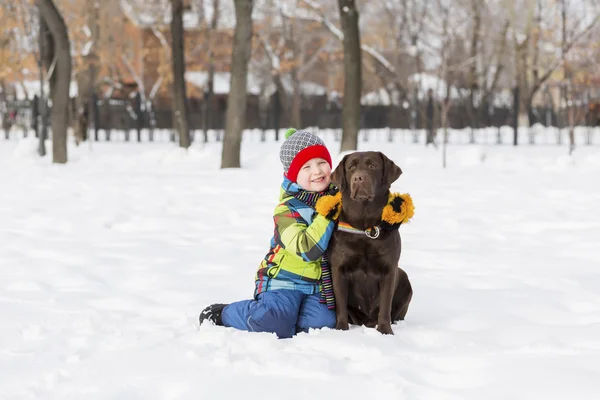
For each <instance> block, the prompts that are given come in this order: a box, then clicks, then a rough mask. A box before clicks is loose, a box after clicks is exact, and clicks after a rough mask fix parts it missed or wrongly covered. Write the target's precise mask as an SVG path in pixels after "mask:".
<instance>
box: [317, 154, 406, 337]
mask: <svg viewBox="0 0 600 400" xmlns="http://www.w3.org/2000/svg"><path fill="white" fill-rule="evenodd" d="M401 174H402V170H401V169H400V167H398V166H397V165H396V164H395V163H394V162H393V161H392V160H390V159H389V158H388V157H386V156H385V155H384V154H383V153H381V152H373V151H369V152H356V153H352V154H349V155H347V156H345V157H344V158H343V159H342V161H341V162H340V164H339V165H338V166H337V168H336V169H335V171H334V172H333V174H332V181H333V183H334V184H335V185H336V186H337V187H338V188H339V189H340V192H341V193H342V211H341V213H340V216H339V220H338V229H337V230H336V231H335V233H334V234H333V237H332V238H331V241H330V244H329V248H328V250H327V254H328V257H329V260H330V263H331V274H332V279H333V290H334V294H335V305H336V319H337V323H336V329H342V330H347V329H348V323H349V322H350V323H352V324H355V325H365V326H368V327H375V326H377V330H378V331H379V332H381V333H384V334H393V333H394V332H393V331H392V326H391V324H392V322H395V321H398V320H402V319H404V317H405V315H406V312H407V311H408V305H409V303H410V300H411V298H412V287H411V285H410V281H409V280H408V276H407V275H406V272H404V271H403V270H402V269H401V268H399V267H398V261H399V259H400V251H401V242H400V233H399V231H398V229H397V227H395V228H391V229H390V228H388V229H385V228H382V211H383V208H384V207H385V206H386V205H387V203H388V196H389V193H390V191H389V189H390V186H391V184H392V183H393V182H394V181H396V180H397V179H398V178H399V177H400V175H401Z"/></svg>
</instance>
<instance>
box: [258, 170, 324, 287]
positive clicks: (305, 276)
mask: <svg viewBox="0 0 600 400" xmlns="http://www.w3.org/2000/svg"><path fill="white" fill-rule="evenodd" d="M312 195H313V193H311V192H307V191H305V190H303V189H302V188H301V187H300V186H299V185H298V184H297V183H294V182H292V181H290V180H289V179H287V178H285V177H284V180H283V183H282V185H281V190H280V197H279V205H278V206H277V207H275V212H274V215H273V220H274V222H275V231H274V234H273V238H272V239H271V246H270V249H269V252H268V253H267V255H266V256H265V258H264V259H263V260H262V262H261V263H260V266H259V268H258V271H257V273H256V281H255V284H256V287H255V291H254V296H255V297H256V296H257V295H258V294H260V293H263V292H266V291H268V290H276V289H290V290H299V291H301V292H303V293H306V294H313V293H318V292H320V291H321V281H320V279H321V272H322V266H321V261H322V257H323V253H324V252H325V250H326V249H327V246H328V244H329V240H330V239H331V235H332V234H333V231H334V229H335V223H334V222H333V221H331V220H329V219H327V218H325V217H324V216H322V215H320V214H318V213H317V212H316V211H315V209H314V202H316V198H315V197H314V196H312ZM315 195H318V194H316V193H315ZM301 199H304V201H302V200H301Z"/></svg>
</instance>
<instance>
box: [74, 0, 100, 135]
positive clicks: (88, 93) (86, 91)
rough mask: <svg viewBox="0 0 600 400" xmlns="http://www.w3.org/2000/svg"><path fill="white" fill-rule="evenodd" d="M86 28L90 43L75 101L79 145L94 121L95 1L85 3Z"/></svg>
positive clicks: (98, 30)
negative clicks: (88, 32)
mask: <svg viewBox="0 0 600 400" xmlns="http://www.w3.org/2000/svg"><path fill="white" fill-rule="evenodd" d="M86 7H87V9H86V12H87V26H88V28H89V30H90V37H89V38H88V40H89V41H90V42H91V44H92V45H91V47H90V48H89V52H88V53H87V54H85V55H84V56H83V58H84V59H85V63H86V65H87V66H88V68H87V69H85V70H83V71H80V72H79V73H78V74H77V77H76V81H77V88H78V93H77V98H76V100H75V124H74V135H75V143H76V144H79V143H80V142H82V141H85V140H88V128H89V126H90V124H91V122H92V121H93V120H94V116H93V112H94V107H93V106H92V104H91V102H92V97H93V95H92V94H93V93H94V90H95V86H96V75H97V73H96V69H97V63H98V55H97V54H96V49H97V46H98V41H99V39H100V24H99V10H98V7H99V4H98V2H97V0H87V1H86Z"/></svg>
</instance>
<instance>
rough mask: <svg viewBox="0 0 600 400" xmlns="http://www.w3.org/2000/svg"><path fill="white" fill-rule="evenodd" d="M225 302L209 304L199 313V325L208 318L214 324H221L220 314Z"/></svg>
mask: <svg viewBox="0 0 600 400" xmlns="http://www.w3.org/2000/svg"><path fill="white" fill-rule="evenodd" d="M226 305H227V304H211V305H210V306H208V307H206V308H205V309H204V310H202V312H201V313H200V318H199V319H200V325H202V323H203V322H204V321H206V320H209V321H210V322H212V323H213V324H215V325H218V326H223V320H222V319H221V314H222V313H223V309H224V308H225V306H226Z"/></svg>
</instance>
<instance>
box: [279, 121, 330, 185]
mask: <svg viewBox="0 0 600 400" xmlns="http://www.w3.org/2000/svg"><path fill="white" fill-rule="evenodd" d="M285 138H286V139H285V141H284V142H283V144H282V145H281V150H279V159H280V160H281V164H283V171H284V173H285V175H286V176H287V177H288V179H289V180H291V181H293V182H296V178H297V177H298V171H300V168H301V167H302V166H303V165H304V163H306V162H307V161H309V160H312V159H313V158H317V157H318V158H323V159H324V160H325V161H327V162H328V163H329V166H330V167H331V155H330V154H329V151H328V150H327V147H325V143H324V142H323V140H321V138H319V137H318V136H315V135H313V134H312V133H310V132H307V131H303V130H299V131H297V130H295V129H293V128H291V129H288V130H287V131H286V132H285Z"/></svg>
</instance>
